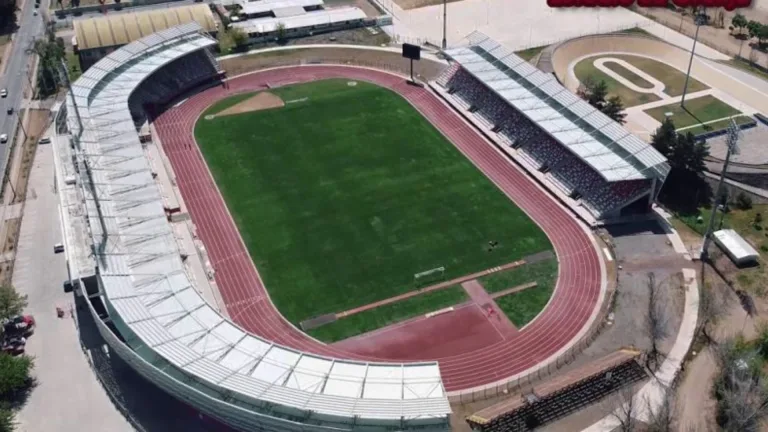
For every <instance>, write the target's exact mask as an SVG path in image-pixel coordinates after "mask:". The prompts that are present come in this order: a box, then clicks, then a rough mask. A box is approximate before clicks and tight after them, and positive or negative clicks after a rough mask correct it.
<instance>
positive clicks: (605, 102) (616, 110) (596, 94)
mask: <svg viewBox="0 0 768 432" xmlns="http://www.w3.org/2000/svg"><path fill="white" fill-rule="evenodd" d="M576 93H577V94H578V95H579V97H581V98H582V99H584V100H585V101H587V102H588V103H589V104H590V105H592V106H593V107H595V108H597V109H599V110H600V111H601V112H602V113H603V114H605V115H607V116H608V117H610V118H612V119H613V120H615V121H617V122H619V123H624V118H625V117H626V114H625V113H624V112H623V111H624V103H623V102H622V101H621V98H620V97H619V96H611V97H608V85H607V84H606V83H605V81H603V80H600V81H595V80H593V79H591V78H587V79H585V80H584V81H583V82H582V83H581V86H579V89H578V90H577V92H576Z"/></svg>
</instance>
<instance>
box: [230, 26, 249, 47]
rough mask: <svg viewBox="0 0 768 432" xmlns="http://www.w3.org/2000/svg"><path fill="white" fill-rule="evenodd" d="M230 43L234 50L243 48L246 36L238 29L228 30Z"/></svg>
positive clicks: (246, 41) (246, 39)
mask: <svg viewBox="0 0 768 432" xmlns="http://www.w3.org/2000/svg"><path fill="white" fill-rule="evenodd" d="M229 34H230V37H231V38H232V42H233V43H234V44H235V47H236V48H243V47H245V46H246V45H247V44H248V35H247V34H246V33H245V31H243V29H241V28H239V27H235V28H232V29H230V30H229Z"/></svg>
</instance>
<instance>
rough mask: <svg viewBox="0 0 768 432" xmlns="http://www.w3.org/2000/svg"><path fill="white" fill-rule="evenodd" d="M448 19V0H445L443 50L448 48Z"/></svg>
mask: <svg viewBox="0 0 768 432" xmlns="http://www.w3.org/2000/svg"><path fill="white" fill-rule="evenodd" d="M447 19H448V0H443V50H446V49H448V42H447V41H446V37H445V34H446V32H447V28H448V27H447V25H448V23H447V21H446V20H447Z"/></svg>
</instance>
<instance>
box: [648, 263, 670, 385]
mask: <svg viewBox="0 0 768 432" xmlns="http://www.w3.org/2000/svg"><path fill="white" fill-rule="evenodd" d="M647 276H648V281H647V282H646V287H647V288H648V307H647V309H646V314H645V323H644V330H645V335H646V336H647V337H648V340H649V342H650V344H651V349H650V351H648V357H647V359H646V366H647V367H648V369H651V365H653V367H657V366H658V365H659V358H660V357H661V352H660V351H659V344H660V343H661V342H663V341H664V339H666V338H667V337H668V336H669V330H668V329H667V324H668V323H669V318H668V317H667V312H666V309H665V308H664V299H662V298H661V290H660V288H659V285H658V284H657V283H656V275H655V274H653V273H648V275H647ZM651 370H653V369H651Z"/></svg>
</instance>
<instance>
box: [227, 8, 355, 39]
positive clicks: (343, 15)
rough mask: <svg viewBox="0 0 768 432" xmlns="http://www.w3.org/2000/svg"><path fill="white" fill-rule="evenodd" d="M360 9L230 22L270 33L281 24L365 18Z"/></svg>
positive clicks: (290, 26) (293, 26) (292, 26)
mask: <svg viewBox="0 0 768 432" xmlns="http://www.w3.org/2000/svg"><path fill="white" fill-rule="evenodd" d="M365 18H366V15H365V12H363V10H362V9H360V8H356V7H340V8H335V9H324V10H319V11H313V12H307V13H305V14H302V15H294V16H285V17H277V18H257V19H251V20H247V21H242V22H236V23H232V26H233V27H239V28H241V29H243V31H245V32H246V33H248V34H255V33H271V32H274V31H276V30H277V28H278V25H280V24H282V25H283V26H284V28H285V30H290V29H296V28H303V27H312V26H322V25H330V24H336V23H340V22H344V21H354V20H361V19H365Z"/></svg>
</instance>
